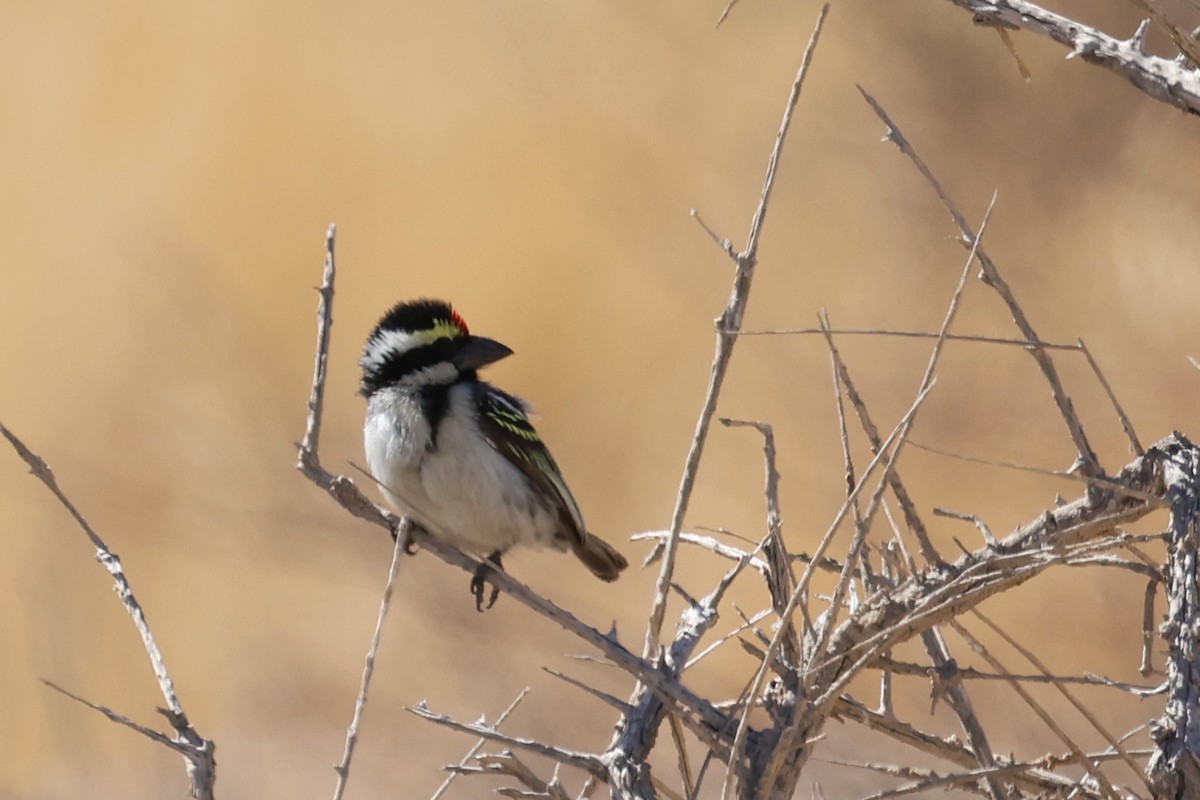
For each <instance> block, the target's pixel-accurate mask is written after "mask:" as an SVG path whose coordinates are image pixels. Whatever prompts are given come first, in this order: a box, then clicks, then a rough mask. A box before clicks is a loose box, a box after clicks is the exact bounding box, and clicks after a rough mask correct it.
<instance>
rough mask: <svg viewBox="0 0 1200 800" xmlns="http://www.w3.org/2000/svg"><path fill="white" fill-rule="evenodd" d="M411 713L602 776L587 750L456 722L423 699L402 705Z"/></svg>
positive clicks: (477, 723) (600, 765) (462, 731)
mask: <svg viewBox="0 0 1200 800" xmlns="http://www.w3.org/2000/svg"><path fill="white" fill-rule="evenodd" d="M405 711H408V712H409V713H411V714H414V715H416V716H418V717H420V718H421V719H424V720H428V721H429V722H432V723H434V724H435V725H441V726H443V727H446V728H450V729H451V730H455V731H459V732H461V733H472V734H475V735H476V736H478V737H480V738H482V739H487V740H488V741H492V742H498V743H499V744H502V745H505V746H507V747H514V748H517V749H519V750H528V751H529V752H531V753H537V754H538V755H540V756H544V757H546V758H548V759H550V760H551V761H555V762H558V763H560V764H566V765H567V766H569V767H575V768H576V769H581V770H583V771H584V772H587V773H589V774H592V775H596V776H597V777H600V778H603V777H604V776H605V774H606V772H605V769H604V765H603V764H601V763H600V759H598V758H597V757H596V756H593V755H589V754H588V753H577V752H575V751H572V750H564V749H562V748H560V747H554V746H553V745H549V744H546V743H544V742H539V741H537V740H536V739H525V738H522V737H520V736H510V735H508V734H506V733H501V732H500V731H499V730H497V729H496V727H495V726H494V725H486V724H483V723H482V722H471V723H467V722H459V721H457V720H455V719H452V718H451V717H447V716H445V715H444V714H436V713H434V712H432V711H430V710H429V708H428V707H427V706H426V705H425V703H424V701H422V702H421V703H418V704H417V705H416V706H415V707H409V708H405Z"/></svg>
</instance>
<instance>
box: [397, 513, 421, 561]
mask: <svg viewBox="0 0 1200 800" xmlns="http://www.w3.org/2000/svg"><path fill="white" fill-rule="evenodd" d="M400 524H401V522H400V520H396V524H394V525H392V541H393V542H394V541H396V540H397V539H399V538H400ZM400 544H401V546H402V547H403V548H404V553H405V555H410V556H415V555H416V554H417V543H416V542H415V541H413V535H412V527H411V526H410V527H409V529H408V531H407V532H406V533H405V534H404V541H403V542H401V543H400Z"/></svg>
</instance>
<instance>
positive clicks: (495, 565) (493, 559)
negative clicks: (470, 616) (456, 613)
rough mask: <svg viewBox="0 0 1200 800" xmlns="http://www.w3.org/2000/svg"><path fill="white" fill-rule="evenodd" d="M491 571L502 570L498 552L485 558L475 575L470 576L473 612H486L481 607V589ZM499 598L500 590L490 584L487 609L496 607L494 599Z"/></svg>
mask: <svg viewBox="0 0 1200 800" xmlns="http://www.w3.org/2000/svg"><path fill="white" fill-rule="evenodd" d="M493 569H504V565H503V564H501V563H500V551H499V550H497V551H496V552H494V553H492V554H491V555H490V556H488V557H487V560H486V561H484V562H482V563H481V564H480V565H479V566H478V567H477V568H476V569H475V574H474V575H472V576H471V594H473V595H475V610H476V611H481V612H482V611H486V610H487V609H485V608H484V606H483V588H484V586H486V585H487V576H488V573H490V572H491V571H492V570H493ZM498 597H500V589H499V588H497V587H496V585H495V584H492V592H491V594H489V595H488V602H487V608H491V607H492V606H494V605H496V599H497V598H498Z"/></svg>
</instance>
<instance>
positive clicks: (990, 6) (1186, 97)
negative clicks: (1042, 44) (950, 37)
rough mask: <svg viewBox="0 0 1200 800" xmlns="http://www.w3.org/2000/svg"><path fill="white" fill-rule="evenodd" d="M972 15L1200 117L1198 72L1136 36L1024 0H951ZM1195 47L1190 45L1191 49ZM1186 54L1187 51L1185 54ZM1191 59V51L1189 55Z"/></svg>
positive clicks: (1193, 54) (974, 18)
mask: <svg viewBox="0 0 1200 800" xmlns="http://www.w3.org/2000/svg"><path fill="white" fill-rule="evenodd" d="M951 2H953V3H954V5H956V6H958V7H960V8H962V9H964V10H966V11H969V12H971V15H972V19H973V20H974V22H975V23H976V24H979V25H991V26H994V27H997V28H1018V29H1021V30H1027V31H1032V32H1033V33H1036V34H1038V35H1040V36H1045V37H1047V38H1049V39H1052V40H1054V41H1056V42H1058V43H1059V44H1061V45H1065V46H1066V47H1069V48H1071V52H1070V53H1069V54H1068V56H1067V57H1068V58H1072V57H1075V56H1078V57H1080V58H1082V59H1083V60H1084V61H1087V62H1089V63H1091V64H1097V65H1099V66H1102V67H1105V68H1107V69H1109V70H1111V71H1113V72H1115V73H1116V74H1118V75H1120V76H1122V77H1123V78H1125V79H1126V80H1128V81H1129V82H1130V83H1132V84H1133V85H1134V86H1136V87H1137V88H1138V89H1139V90H1140V91H1142V92H1143V93H1145V94H1147V95H1149V96H1150V97H1153V98H1154V99H1155V100H1159V101H1162V102H1164V103H1168V104H1170V105H1173V106H1175V107H1176V108H1181V109H1183V110H1184V111H1187V112H1188V113H1191V114H1200V72H1198V71H1197V70H1195V69H1188V68H1187V67H1186V66H1185V65H1183V64H1182V63H1179V62H1178V61H1172V60H1168V59H1165V58H1159V57H1158V56H1152V55H1149V54H1147V53H1146V52H1145V51H1144V49H1143V48H1142V47H1141V44H1140V37H1139V35H1138V34H1135V35H1134V36H1133V37H1132V38H1130V39H1128V40H1124V41H1122V40H1120V39H1115V38H1113V37H1112V36H1109V35H1108V34H1106V33H1103V32H1101V31H1099V30H1096V29H1095V28H1092V27H1089V26H1087V25H1084V24H1082V23H1079V22H1076V21H1075V20H1072V19H1068V18H1067V17H1063V16H1060V15H1059V14H1055V13H1054V12H1052V11H1047V10H1046V9H1044V8H1041V7H1040V6H1036V5H1034V4H1033V3H1030V2H1026V0H951ZM1192 47H1194V45H1192ZM1185 52H1186V51H1185ZM1188 57H1189V58H1192V59H1193V60H1194V59H1195V53H1189V55H1188Z"/></svg>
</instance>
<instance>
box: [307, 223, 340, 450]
mask: <svg viewBox="0 0 1200 800" xmlns="http://www.w3.org/2000/svg"><path fill="white" fill-rule="evenodd" d="M336 237H337V225H332V224H331V225H330V226H329V228H328V229H327V230H326V231H325V271H324V272H323V273H322V275H321V285H320V286H319V287H318V288H317V293H318V294H319V295H320V298H321V299H320V300H319V301H318V303H317V349H316V357H315V363H314V364H313V381H312V390H311V392H310V394H309V396H308V419H307V423H306V425H305V428H304V439H302V440H301V442H300V464H299V466H300V468H301V469H306V468H308V467H309V466H310V464H309V462H310V461H311V462H313V464H315V462H316V455H317V450H318V449H319V448H320V442H321V412H322V409H323V408H324V406H325V374H326V365H327V362H328V361H329V334H330V331H331V330H332V328H333V279H334V277H335V276H336V275H337V262H336V261H334V257H333V253H334V244H335V240H336Z"/></svg>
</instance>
